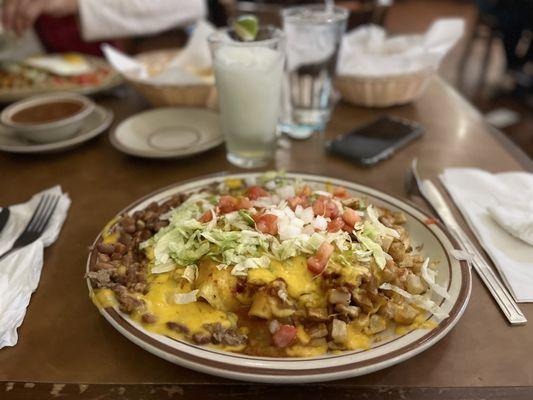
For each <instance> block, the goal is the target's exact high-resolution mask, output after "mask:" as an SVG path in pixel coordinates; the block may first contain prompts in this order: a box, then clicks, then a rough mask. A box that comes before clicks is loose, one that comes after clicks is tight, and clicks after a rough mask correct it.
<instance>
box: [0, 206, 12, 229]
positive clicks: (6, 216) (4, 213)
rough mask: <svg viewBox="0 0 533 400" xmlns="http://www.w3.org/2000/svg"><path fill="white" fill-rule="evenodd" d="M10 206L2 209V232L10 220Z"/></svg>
mask: <svg viewBox="0 0 533 400" xmlns="http://www.w3.org/2000/svg"><path fill="white" fill-rule="evenodd" d="M9 214H10V212H9V208H7V207H4V208H2V211H0V233H1V232H2V230H3V229H4V226H6V224H7V221H8V220H9Z"/></svg>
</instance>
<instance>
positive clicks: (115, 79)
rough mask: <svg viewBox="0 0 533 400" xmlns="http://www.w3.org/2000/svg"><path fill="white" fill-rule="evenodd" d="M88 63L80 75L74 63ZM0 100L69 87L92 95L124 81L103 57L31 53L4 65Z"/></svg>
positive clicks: (14, 99) (69, 89)
mask: <svg viewBox="0 0 533 400" xmlns="http://www.w3.org/2000/svg"><path fill="white" fill-rule="evenodd" d="M79 64H84V65H88V66H89V68H90V71H87V72H84V73H82V74H80V75H72V73H73V72H76V70H75V69H73V67H74V66H76V65H79ZM0 78H1V84H0V102H2V103H7V102H12V101H16V100H20V99H24V98H26V97H29V96H34V95H36V94H42V93H51V92H57V91H60V92H63V91H69V92H73V93H78V94H83V95H90V94H94V93H98V92H101V91H105V90H110V89H112V88H114V87H116V86H118V85H119V84H121V83H122V82H123V79H122V77H121V76H120V75H119V74H118V73H117V72H116V71H114V70H113V69H112V68H111V66H110V65H109V64H108V63H107V62H106V61H105V60H103V59H102V58H99V57H93V56H88V55H81V54H77V53H63V54H49V55H45V56H37V57H31V58H30V59H28V60H27V62H4V63H2V65H0Z"/></svg>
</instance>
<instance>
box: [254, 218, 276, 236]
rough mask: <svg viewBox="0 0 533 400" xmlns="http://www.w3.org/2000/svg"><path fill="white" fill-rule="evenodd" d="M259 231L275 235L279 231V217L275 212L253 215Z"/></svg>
mask: <svg viewBox="0 0 533 400" xmlns="http://www.w3.org/2000/svg"><path fill="white" fill-rule="evenodd" d="M253 219H254V221H255V224H256V226H257V230H258V231H259V232H263V233H268V234H270V235H275V234H277V233H278V217H276V216H275V215H273V214H255V215H254V216H253Z"/></svg>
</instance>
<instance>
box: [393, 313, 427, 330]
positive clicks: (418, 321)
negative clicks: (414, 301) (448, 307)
mask: <svg viewBox="0 0 533 400" xmlns="http://www.w3.org/2000/svg"><path fill="white" fill-rule="evenodd" d="M426 318H427V317H426V313H424V312H423V313H420V314H418V315H417V317H416V318H415V320H414V322H413V323H412V324H410V325H399V324H397V325H396V329H395V330H394V333H395V334H396V335H398V336H402V335H405V334H406V333H409V332H411V331H413V330H415V329H433V328H436V327H437V323H436V322H434V321H431V320H427V321H426Z"/></svg>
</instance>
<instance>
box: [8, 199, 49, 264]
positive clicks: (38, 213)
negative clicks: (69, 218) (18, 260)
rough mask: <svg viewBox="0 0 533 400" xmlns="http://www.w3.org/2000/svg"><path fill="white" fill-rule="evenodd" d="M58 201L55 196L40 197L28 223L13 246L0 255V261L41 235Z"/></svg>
mask: <svg viewBox="0 0 533 400" xmlns="http://www.w3.org/2000/svg"><path fill="white" fill-rule="evenodd" d="M58 201H59V196H57V195H50V194H45V195H44V196H42V197H41V199H40V200H39V203H38V204H37V207H36V208H35V211H34V212H33V215H32V216H31V219H30V222H28V224H27V225H26V227H25V228H24V230H23V231H22V233H21V234H20V236H19V237H18V238H17V240H15V243H13V246H11V248H10V249H9V250H8V251H6V252H5V253H4V254H2V255H0V260H2V259H4V258H5V257H7V256H8V255H9V254H11V253H13V252H14V251H16V250H18V249H20V248H22V247H24V246H27V245H29V244H30V243H33V242H35V241H36V240H37V239H38V238H39V237H40V236H41V235H42V234H43V232H44V230H45V228H46V226H47V225H48V222H49V221H50V218H52V215H53V214H54V211H55V209H56V206H57V203H58Z"/></svg>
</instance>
